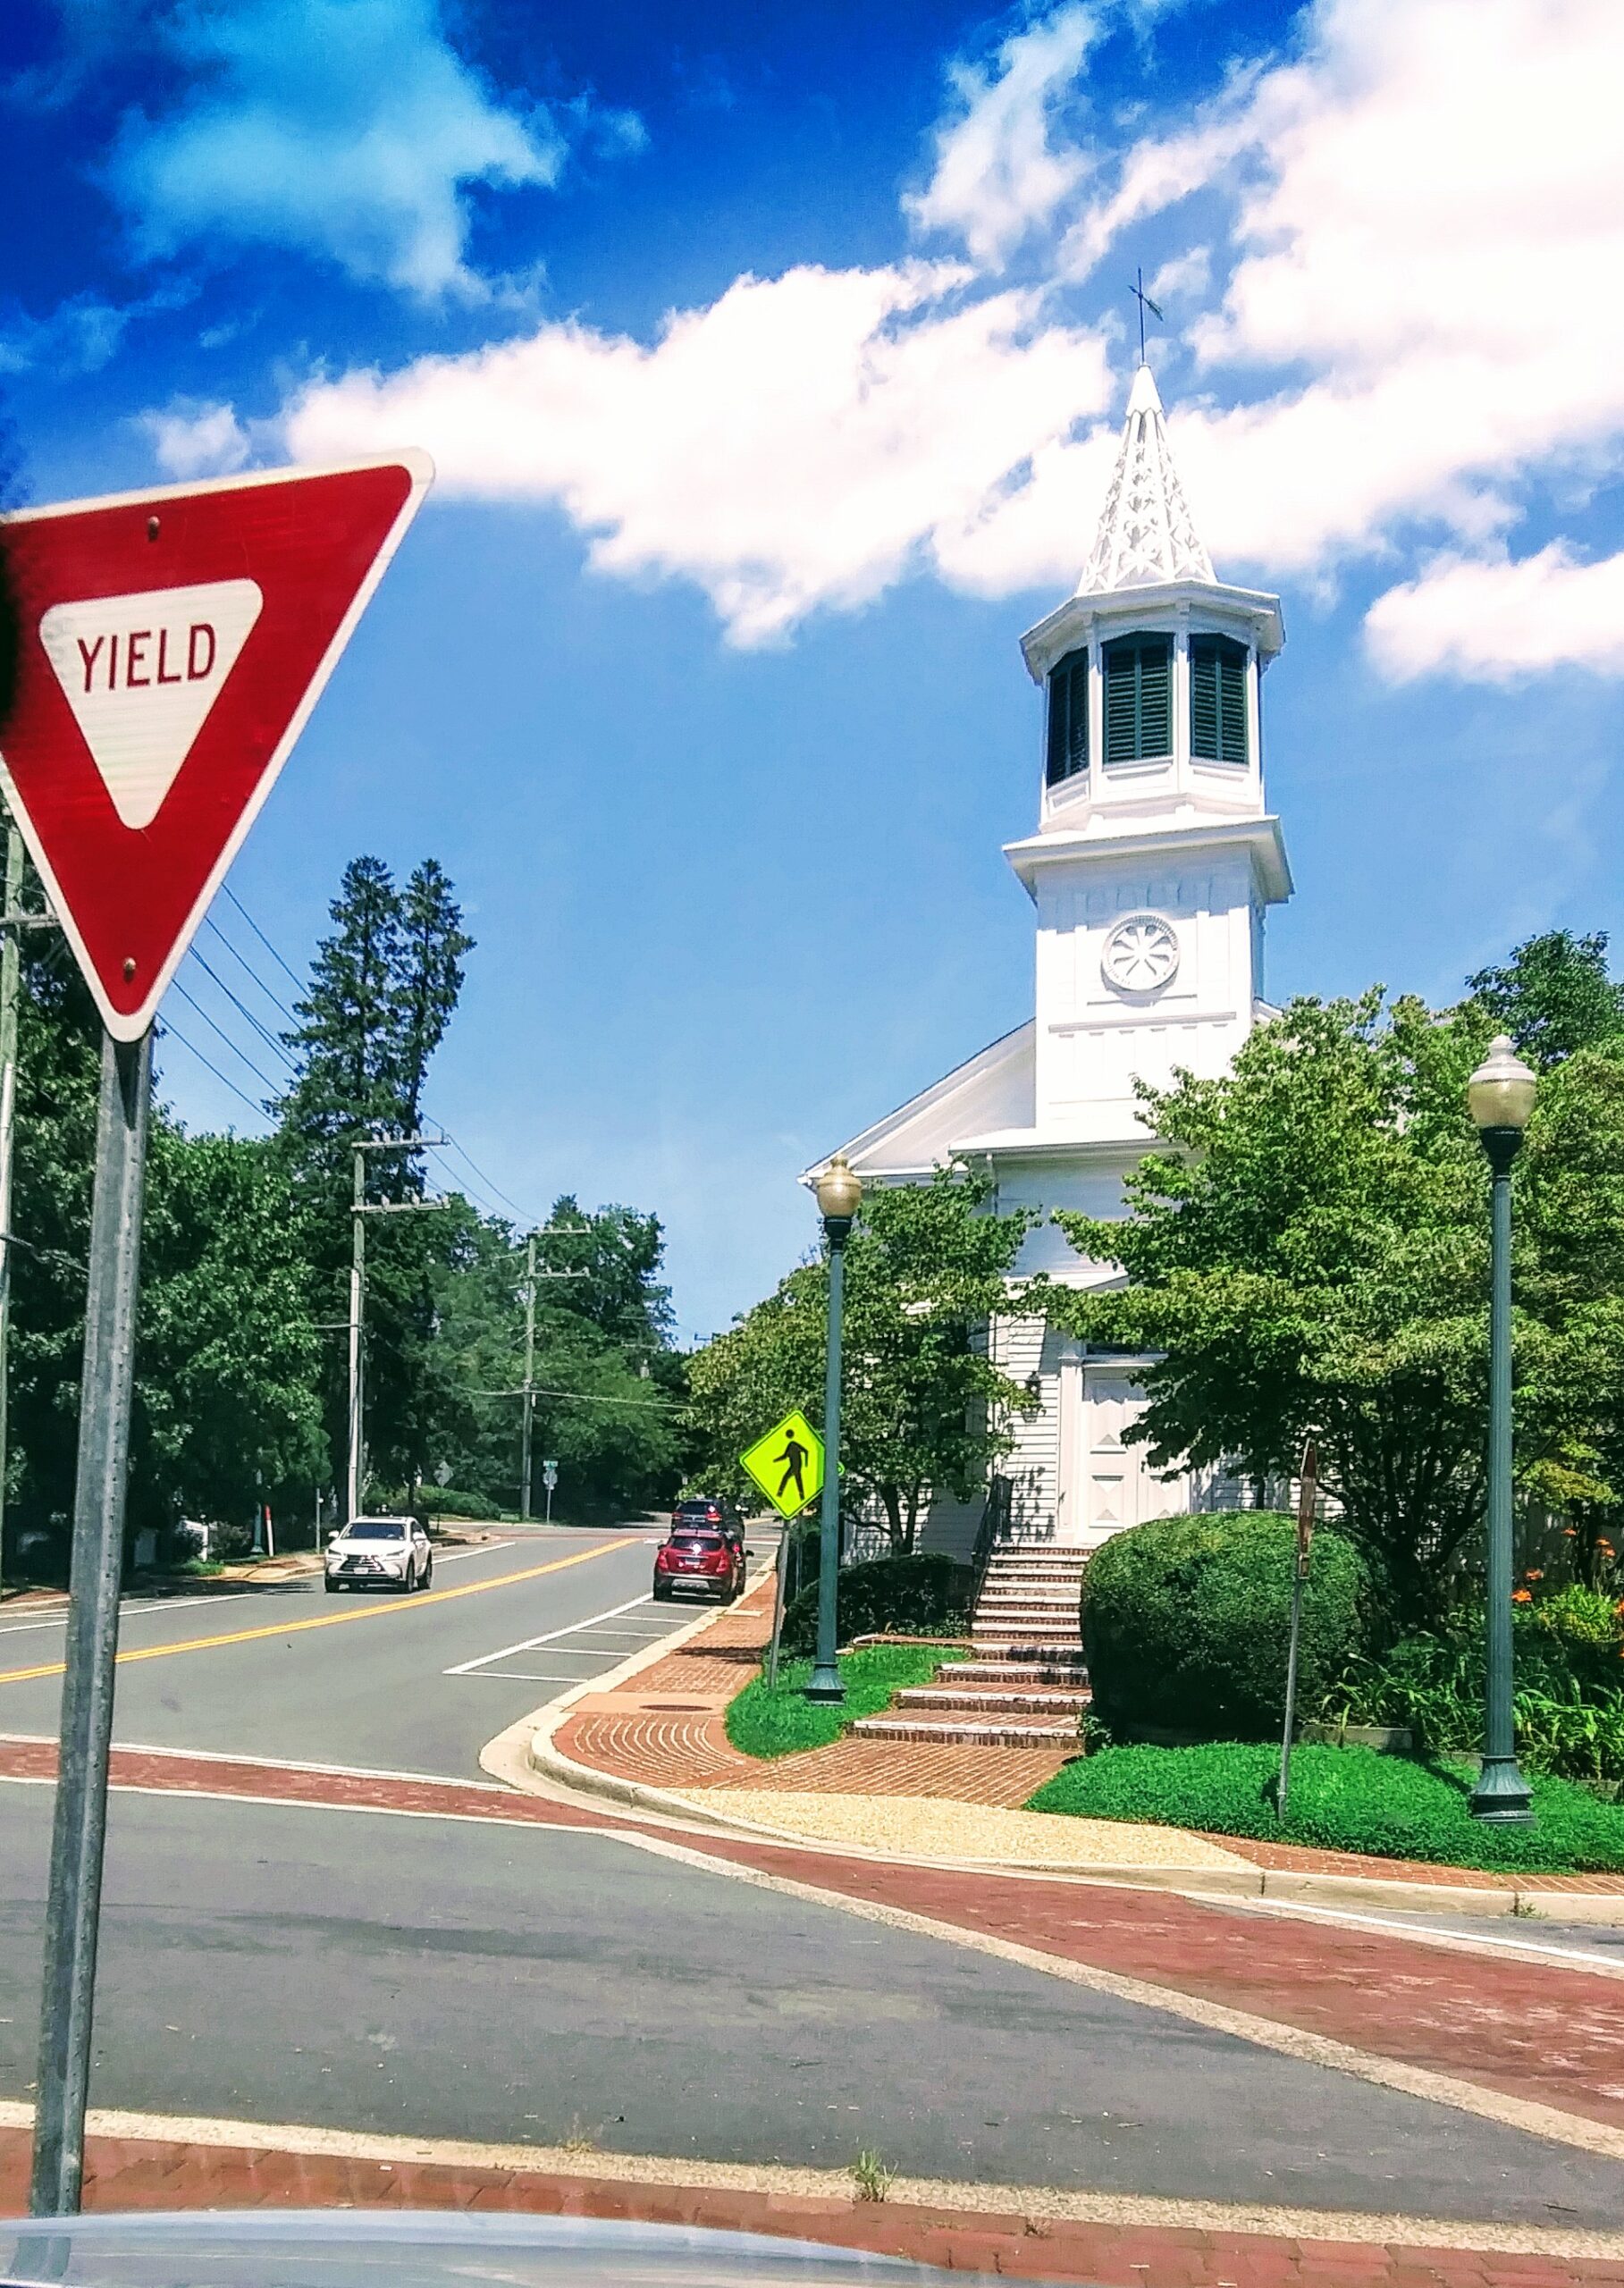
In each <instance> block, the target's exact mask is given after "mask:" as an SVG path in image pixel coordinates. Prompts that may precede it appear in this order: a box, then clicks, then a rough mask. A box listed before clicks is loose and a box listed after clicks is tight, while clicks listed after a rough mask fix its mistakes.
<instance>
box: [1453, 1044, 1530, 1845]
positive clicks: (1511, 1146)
mask: <svg viewBox="0 0 1624 2288" xmlns="http://www.w3.org/2000/svg"><path fill="white" fill-rule="evenodd" d="M1536 1085H1537V1084H1536V1081H1535V1078H1534V1075H1533V1073H1530V1072H1529V1070H1528V1068H1527V1065H1526V1064H1524V1063H1523V1062H1522V1060H1521V1058H1520V1057H1519V1056H1518V1055H1517V1052H1516V1051H1515V1049H1513V1047H1511V1043H1510V1036H1509V1035H1508V1034H1505V1033H1498V1034H1496V1036H1495V1037H1494V1039H1493V1040H1492V1041H1491V1042H1490V1043H1489V1053H1488V1056H1487V1057H1486V1059H1485V1062H1484V1063H1483V1064H1480V1065H1479V1066H1478V1067H1477V1071H1476V1072H1475V1073H1473V1075H1472V1077H1471V1079H1470V1080H1469V1081H1468V1082H1467V1084H1466V1101H1467V1104H1468V1107H1469V1108H1470V1111H1471V1115H1472V1119H1473V1122H1474V1123H1475V1124H1476V1127H1477V1140H1478V1142H1479V1143H1480V1144H1481V1145H1482V1147H1483V1148H1484V1151H1485V1154H1486V1155H1487V1157H1488V1163H1489V1167H1490V1169H1491V1171H1492V1176H1493V1182H1492V1199H1493V1207H1492V1219H1493V1241H1492V1249H1491V1269H1490V1285H1489V1502H1488V1607H1489V1611H1488V1683H1487V1695H1486V1706H1485V1713H1484V1737H1483V1750H1484V1753H1483V1769H1482V1771H1480V1772H1479V1774H1478V1776H1477V1787H1476V1788H1474V1789H1473V1791H1472V1810H1473V1813H1475V1814H1476V1816H1477V1818H1478V1819H1480V1820H1493V1821H1495V1822H1496V1824H1498V1825H1500V1826H1511V1825H1519V1826H1526V1825H1527V1823H1528V1822H1529V1821H1531V1820H1532V1819H1533V1817H1534V1809H1533V1804H1532V1801H1531V1799H1530V1796H1529V1794H1528V1783H1527V1780H1526V1779H1524V1778H1523V1776H1522V1773H1521V1772H1520V1771H1519V1770H1518V1768H1517V1754H1516V1744H1515V1737H1514V1732H1513V1720H1512V1711H1511V1163H1512V1161H1513V1160H1514V1159H1515V1158H1516V1157H1517V1155H1518V1152H1519V1149H1520V1148H1521V1146H1522V1132H1523V1131H1524V1129H1525V1128H1527V1124H1528V1118H1529V1115H1530V1114H1531V1113H1532V1112H1533V1110H1534V1091H1535V1089H1536Z"/></svg>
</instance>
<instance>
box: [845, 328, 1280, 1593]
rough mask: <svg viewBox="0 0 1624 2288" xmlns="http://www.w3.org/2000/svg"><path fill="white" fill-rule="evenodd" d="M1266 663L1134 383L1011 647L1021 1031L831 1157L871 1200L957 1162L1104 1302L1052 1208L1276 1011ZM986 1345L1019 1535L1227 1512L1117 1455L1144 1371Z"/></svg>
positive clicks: (1068, 1538) (949, 1526)
mask: <svg viewBox="0 0 1624 2288" xmlns="http://www.w3.org/2000/svg"><path fill="white" fill-rule="evenodd" d="M1283 641H1284V634H1283V627H1282V625H1281V617H1280V602H1279V599H1278V598H1277V597H1275V596H1270V595H1263V594H1260V593H1258V592H1257V591H1256V590H1253V589H1250V588H1233V587H1229V586H1226V585H1224V583H1223V582H1222V581H1220V580H1219V579H1218V578H1217V576H1216V574H1215V572H1214V570H1213V567H1212V559H1211V558H1210V557H1209V556H1208V555H1207V551H1206V549H1205V548H1204V547H1203V546H1202V544H1201V541H1200V539H1199V535H1198V534H1197V533H1196V530H1195V526H1194V525H1193V524H1192V522H1191V516H1190V511H1189V509H1187V507H1186V506H1185V502H1184V496H1183V493H1182V490H1181V488H1180V485H1179V480H1178V476H1177V475H1176V473H1175V471H1174V466H1173V461H1172V458H1171V457H1170V455H1169V452H1168V448H1167V433H1166V428H1165V423H1164V420H1163V415H1162V405H1161V400H1160V398H1159V397H1158V396H1157V389H1156V383H1155V382H1154V381H1153V380H1152V378H1151V374H1150V370H1149V366H1145V365H1141V366H1140V368H1139V371H1138V374H1137V375H1136V377H1135V379H1134V383H1133V389H1132V395H1131V397H1130V399H1129V400H1128V415H1127V421H1126V425H1125V426H1124V428H1123V439H1122V450H1121V452H1120V454H1119V456H1118V458H1117V463H1116V471H1115V476H1114V477H1113V479H1112V482H1111V488H1110V491H1109V492H1108V493H1107V498H1106V504H1105V509H1104V511H1103V513H1102V515H1101V517H1100V520H1099V529H1098V534H1096V537H1095V541H1094V546H1093V550H1092V551H1091V553H1090V557H1089V560H1088V563H1087V565H1086V567H1085V568H1084V570H1083V575H1082V578H1081V581H1080V583H1079V585H1078V588H1077V593H1075V595H1073V596H1071V597H1070V598H1068V599H1067V601H1065V602H1064V603H1063V604H1062V605H1060V607H1059V608H1058V610H1055V611H1052V612H1050V613H1049V615H1048V618H1045V619H1041V620H1039V623H1038V625H1037V627H1034V628H1032V629H1031V631H1030V633H1029V634H1028V635H1025V636H1023V637H1022V645H1021V648H1022V654H1023V656H1024V658H1025V660H1026V666H1027V670H1028V673H1029V674H1030V675H1031V677H1032V680H1033V682H1034V683H1037V684H1039V685H1040V686H1042V687H1043V689H1044V691H1045V694H1046V702H1047V703H1046V708H1045V714H1044V742H1043V757H1042V771H1041V792H1040V794H1039V809H1038V829H1037V832H1036V833H1035V834H1031V835H1028V836H1026V837H1023V838H1022V840H1021V841H1019V842H1012V843H1010V844H1008V845H1006V848H1005V852H1004V854H1005V856H1006V858H1007V859H1008V861H1009V863H1010V865H1011V866H1012V867H1013V868H1014V872H1015V874H1016V876H1017V878H1018V879H1019V880H1020V882H1021V884H1022V887H1023V888H1024V889H1025V890H1026V892H1027V895H1028V896H1030V897H1031V901H1032V904H1033V907H1034V908H1035V912H1036V922H1037V963H1036V1007H1035V1010H1034V1014H1033V1015H1032V1017H1031V1020H1030V1021H1029V1022H1027V1023H1025V1024H1023V1025H1021V1026H1020V1027H1018V1028H1017V1029H1016V1030H1015V1031H1014V1032H1011V1033H1007V1034H1006V1035H1005V1037H1004V1038H1003V1039H1001V1040H996V1041H994V1042H992V1043H991V1044H990V1046H989V1047H986V1048H984V1049H982V1050H981V1051H980V1054H979V1055H978V1056H972V1057H971V1058H970V1060H969V1061H968V1063H966V1064H961V1065H960V1066H958V1068H957V1069H956V1071H955V1072H952V1073H947V1076H946V1077H945V1078H944V1079H942V1080H940V1081H937V1082H936V1083H935V1084H934V1086H932V1087H930V1088H929V1089H925V1090H924V1091H923V1092H922V1094H921V1095H919V1096H916V1097H914V1098H912V1100H911V1101H910V1102H909V1103H907V1104H905V1105H903V1106H901V1107H900V1108H899V1109H898V1110H897V1111H896V1112H893V1113H891V1114H889V1115H888V1116H887V1117H886V1118H885V1119H883V1120H880V1121H877V1122H876V1123H875V1124H874V1125H873V1126H872V1127H871V1128H868V1129H865V1130H864V1131H862V1134H861V1135H860V1136H855V1137H854V1138H853V1139H852V1140H851V1141H850V1142H849V1143H847V1144H846V1145H845V1146H844V1147H843V1149H844V1151H845V1153H846V1158H847V1159H848V1160H849V1161H850V1163H851V1165H852V1166H853V1167H854V1169H855V1170H856V1172H857V1173H858V1174H859V1175H860V1176H861V1177H862V1180H863V1182H864V1183H865V1185H867V1184H884V1183H902V1182H919V1181H921V1180H923V1179H924V1178H926V1177H928V1176H929V1174H930V1171H931V1169H932V1168H934V1167H936V1166H938V1165H941V1164H943V1163H945V1162H947V1161H949V1160H953V1159H955V1158H956V1159H962V1160H964V1161H966V1162H969V1163H971V1164H972V1165H977V1166H980V1167H982V1168H985V1169H987V1170H988V1171H989V1173H991V1175H992V1177H993V1179H994V1182H995V1184H996V1187H997V1191H996V1200H995V1204H996V1206H997V1207H999V1208H1000V1209H1003V1210H1008V1209H1010V1208H1013V1207H1036V1208H1039V1209H1041V1210H1043V1211H1045V1221H1044V1222H1043V1224H1040V1225H1039V1227H1038V1228H1037V1229H1036V1230H1034V1231H1033V1232H1032V1233H1031V1237H1030V1238H1029V1240H1028V1241H1027V1243H1026V1248H1025V1250H1024V1252H1023V1254H1022V1259H1021V1263H1020V1266H1019V1269H1020V1270H1021V1271H1022V1272H1023V1273H1027V1274H1030V1273H1031V1272H1034V1271H1038V1270H1044V1271H1047V1272H1048V1273H1049V1274H1051V1275H1052V1276H1053V1277H1055V1278H1056V1279H1059V1280H1064V1281H1065V1282H1067V1283H1071V1284H1074V1285H1078V1286H1090V1285H1105V1284H1116V1283H1120V1281H1121V1279H1122V1276H1123V1274H1122V1273H1121V1271H1120V1270H1119V1269H1118V1268H1117V1267H1116V1266H1114V1265H1111V1264H1090V1263H1088V1262H1085V1261H1084V1260H1083V1259H1082V1258H1081V1257H1080V1256H1078V1255H1077V1253H1076V1252H1075V1251H1074V1250H1073V1248H1072V1247H1071V1246H1070V1244H1069V1242H1068V1241H1066V1239H1065V1237H1064V1233H1062V1232H1060V1231H1059V1230H1058V1228H1057V1227H1056V1225H1054V1224H1052V1223H1050V1222H1048V1220H1047V1212H1048V1211H1049V1210H1052V1209H1055V1208H1057V1207H1064V1208H1076V1209H1081V1210H1082V1211H1083V1212H1085V1213H1087V1214H1089V1215H1090V1216H1115V1215H1119V1214H1121V1213H1122V1212H1123V1176H1124V1175H1125V1174H1126V1173H1127V1172H1128V1170H1129V1169H1131V1168H1132V1166H1133V1165H1134V1163H1135V1162H1136V1161H1137V1160H1138V1159H1139V1158H1140V1157H1141V1156H1142V1155H1143V1153H1144V1152H1145V1151H1146V1150H1147V1148H1149V1145H1150V1143H1151V1138H1150V1137H1149V1133H1148V1132H1147V1131H1146V1129H1145V1127H1144V1125H1143V1123H1142V1122H1141V1121H1140V1118H1139V1116H1138V1106H1137V1104H1136V1100H1135V1098H1134V1094H1133V1083H1134V1081H1135V1080H1136V1079H1142V1080H1145V1081H1149V1082H1151V1083H1153V1084H1156V1085H1165V1084H1166V1083H1168V1082H1170V1081H1171V1080H1172V1077H1173V1073H1174V1067H1175V1066H1179V1065H1183V1066H1186V1067H1188V1068H1189V1069H1190V1070H1191V1071H1192V1072H1194V1073H1198V1074H1201V1075H1212V1076H1216V1075H1218V1074H1220V1073H1223V1072H1224V1070H1225V1069H1226V1068H1227V1066H1228V1064H1229V1062H1230V1059H1231V1058H1232V1057H1233V1055H1234V1053H1235V1051H1236V1049H1237V1048H1238V1047H1240V1045H1241V1042H1242V1041H1243V1040H1244V1039H1245V1038H1246V1036H1247V1034H1248V1032H1249V1031H1250V1029H1251V1027H1252V1025H1253V1024H1254V1023H1256V1022H1257V1021H1258V1017H1259V1016H1260V1015H1264V1014H1269V1012H1268V1010H1267V1008H1266V1004H1265V1003H1264V1001H1263V999H1262V993H1263V941H1264V922H1265V919H1266V915H1267V913H1268V909H1269V908H1270V906H1272V905H1278V904H1283V901H1284V900H1285V899H1286V898H1288V897H1289V896H1291V894H1292V877H1291V871H1290V869H1289V867H1288V865H1287V863H1286V854H1285V845H1284V841H1283V837H1282V835H1281V830H1280V822H1279V820H1277V819H1275V818H1273V817H1271V816H1270V814H1269V812H1268V810H1267V807H1266V803H1265V801H1264V793H1263V766H1262V736H1261V729H1262V719H1261V709H1260V705H1259V692H1260V686H1261V684H1262V678H1263V671H1264V669H1266V667H1267V666H1268V664H1269V662H1270V661H1271V660H1273V659H1274V658H1275V656H1276V655H1277V653H1278V652H1279V651H1280V649H1281V646H1282V644H1283ZM816 1173H817V1172H816V1171H809V1178H811V1177H814V1176H815V1174H816ZM991 1341H992V1342H993V1345H994V1355H995V1357H996V1358H997V1361H998V1363H999V1365H1000V1366H1001V1367H1003V1368H1004V1370H1005V1372H1006V1374H1008V1375H1011V1376H1013V1377H1014V1379H1015V1380H1016V1381H1019V1382H1022V1383H1025V1384H1027V1385H1028V1387H1029V1388H1031V1389H1032V1390H1034V1391H1037V1392H1040V1393H1041V1406H1040V1408H1039V1411H1038V1412H1036V1413H1035V1414H1032V1415H1031V1416H1028V1417H1025V1418H1024V1420H1023V1421H1022V1423H1021V1425H1020V1428H1019V1443H1018V1444H1017V1446H1016V1449H1015V1451H1014V1453H1013V1454H1011V1455H1010V1456H1008V1457H1007V1458H1006V1459H1005V1460H1004V1461H1002V1462H1001V1463H1000V1464H999V1465H998V1468H999V1474H1000V1475H1001V1476H1004V1477H1005V1478H1006V1479H1007V1480H1009V1482H1010V1485H1011V1503H1012V1509H1011V1527H1012V1529H1013V1531H1014V1535H1016V1537H1018V1538H1019V1539H1021V1540H1022V1541H1034V1542H1047V1543H1050V1544H1056V1545H1059V1546H1061V1547H1070V1548H1072V1549H1073V1550H1086V1549H1090V1548H1092V1547H1095V1546H1097V1545H1098V1543H1100V1542H1101V1541H1103V1540H1104V1539H1105V1538H1106V1537H1107V1535H1110V1534H1112V1533H1115V1532H1116V1531H1118V1530H1119V1529H1120V1528H1121V1527H1124V1526H1131V1525H1135V1524H1137V1523H1139V1522H1140V1520H1142V1519H1143V1518H1150V1517H1157V1516H1165V1515H1166V1514H1168V1513H1170V1512H1176V1511H1181V1510H1187V1509H1190V1508H1192V1507H1201V1508H1205V1507H1217V1506H1220V1505H1226V1503H1227V1502H1233V1500H1234V1498H1235V1496H1234V1493H1233V1489H1232V1488H1229V1487H1224V1488H1222V1489H1220V1488H1218V1487H1216V1486H1213V1487H1208V1486H1205V1485H1196V1484H1194V1483H1193V1482H1192V1481H1191V1479H1190V1478H1189V1477H1172V1478H1168V1477H1165V1476H1160V1475H1158V1474H1157V1472H1155V1471H1154V1470H1153V1469H1152V1468H1150V1467H1149V1463H1148V1461H1147V1459H1146V1458H1145V1454H1144V1450H1143V1449H1142V1448H1140V1447H1137V1446H1132V1445H1129V1444H1126V1443H1124V1441H1123V1430H1124V1429H1125V1427H1126V1426H1128V1424H1129V1423H1130V1422H1131V1421H1132V1419H1133V1417H1134V1415H1135V1412H1136V1411H1137V1409H1138V1408H1139V1406H1140V1403H1141V1399H1140V1391H1139V1385H1138V1383H1137V1381H1136V1379H1135V1376H1136V1369H1142V1367H1143V1366H1144V1364H1145V1363H1146V1362H1145V1361H1144V1360H1142V1359H1140V1360H1135V1359H1127V1358H1123V1357H1122V1356H1121V1355H1119V1354H1113V1355H1110V1356H1103V1355H1100V1354H1098V1353H1090V1350H1088V1348H1087V1347H1086V1346H1085V1345H1083V1344H1081V1343H1080V1342H1076V1341H1074V1340H1073V1339H1072V1338H1070V1337H1066V1336H1062V1335H1060V1334H1059V1333H1056V1331H1055V1330H1053V1329H1051V1328H1048V1327H1046V1325H1044V1324H1043V1322H1042V1321H1041V1320H1031V1319H1014V1318H1012V1319H1007V1320H1000V1321H999V1322H998V1323H997V1325H996V1326H995V1327H994V1328H993V1329H992V1331H991ZM1034 1377H1035V1380H1034V1379H1033V1378H1034ZM982 1509H983V1502H982V1501H981V1499H980V1498H979V1497H978V1499H977V1500H976V1501H974V1502H971V1503H967V1504H966V1503H960V1502H955V1501H953V1500H952V1499H950V1498H947V1499H938V1502H936V1504H935V1505H934V1506H933V1508H932V1510H931V1511H930V1518H929V1520H928V1522H927V1524H926V1525H925V1527H923V1529H922V1530H921V1547H922V1548H926V1549H940V1550H946V1551H951V1552H954V1553H955V1554H965V1553H967V1552H968V1549H969V1546H970V1544H971V1542H972V1540H973V1537H974V1535H975V1531H976V1527H977V1525H978V1523H979V1521H980V1517H981V1513H982Z"/></svg>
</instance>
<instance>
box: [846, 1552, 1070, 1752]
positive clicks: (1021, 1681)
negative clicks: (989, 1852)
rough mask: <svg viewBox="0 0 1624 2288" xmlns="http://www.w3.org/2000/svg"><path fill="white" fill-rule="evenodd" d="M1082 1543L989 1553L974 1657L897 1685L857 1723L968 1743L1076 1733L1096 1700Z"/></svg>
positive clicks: (870, 1735) (1059, 1742)
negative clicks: (1088, 1663) (1081, 1613)
mask: <svg viewBox="0 0 1624 2288" xmlns="http://www.w3.org/2000/svg"><path fill="white" fill-rule="evenodd" d="M1086 1561H1087V1557H1086V1552H1084V1551H1082V1550H1071V1549H1049V1548H1046V1547H1041V1546H1025V1547H1023V1546H1022V1544H1019V1543H1012V1544H1007V1545H1006V1546H1004V1547H1002V1548H999V1549H997V1550H995V1551H994V1552H993V1554H992V1556H991V1558H990V1559H989V1560H988V1566H987V1572H986V1575H985V1577H984V1578H983V1580H982V1583H981V1594H980V1596H979V1597H978V1598H977V1600H976V1608H975V1611H974V1614H973V1615H972V1619H971V1625H970V1641H971V1645H972V1653H971V1656H970V1658H969V1660H967V1661H942V1662H941V1663H940V1664H939V1666H938V1669H937V1671H936V1675H935V1678H934V1679H933V1680H932V1681H931V1682H930V1684H926V1685H914V1686H913V1687H910V1688H909V1689H908V1690H906V1691H904V1692H899V1693H897V1694H896V1695H895V1697H894V1698H893V1700H892V1702H891V1705H890V1706H889V1708H888V1709H887V1710H886V1711H885V1712H884V1714H883V1715H879V1716H863V1717H861V1718H859V1720H857V1722H856V1723H854V1724H853V1725H852V1726H850V1727H849V1729H850V1731H851V1732H852V1733H853V1734H855V1735H857V1736H859V1737H862V1738H863V1739H871V1740H935V1741H938V1742H943V1743H947V1742H956V1743H958V1744H959V1745H963V1746H967V1747H1015V1748H1035V1747H1055V1746H1064V1745H1065V1744H1066V1743H1067V1742H1069V1741H1072V1740H1074V1739H1075V1738H1076V1737H1077V1725H1078V1720H1079V1719H1080V1718H1081V1714H1082V1712H1083V1710H1084V1709H1085V1708H1086V1707H1087V1705H1088V1702H1089V1678H1088V1670H1086V1669H1085V1668H1084V1666H1083V1664H1082V1639H1081V1636H1080V1634H1079V1631H1078V1602H1079V1597H1080V1594H1081V1586H1082V1569H1083V1566H1084V1564H1085V1563H1086Z"/></svg>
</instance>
